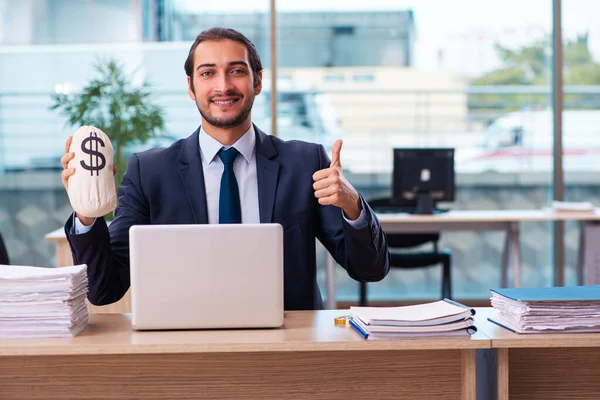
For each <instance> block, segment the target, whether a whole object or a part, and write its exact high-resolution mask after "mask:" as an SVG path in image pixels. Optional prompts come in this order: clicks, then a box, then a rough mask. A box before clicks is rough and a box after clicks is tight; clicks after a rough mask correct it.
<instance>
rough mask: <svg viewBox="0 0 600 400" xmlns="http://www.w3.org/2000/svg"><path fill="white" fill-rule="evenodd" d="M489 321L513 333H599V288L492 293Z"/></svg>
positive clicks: (520, 290)
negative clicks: (493, 310)
mask: <svg viewBox="0 0 600 400" xmlns="http://www.w3.org/2000/svg"><path fill="white" fill-rule="evenodd" d="M491 292H492V296H491V297H490V300H491V303H492V307H493V308H494V309H496V310H498V313H497V314H496V315H495V316H494V317H493V318H489V320H490V321H491V322H493V323H495V324H497V325H500V326H502V327H504V328H506V329H509V330H511V331H513V332H516V333H552V332H558V333H566V332H600V286H560V287H549V288H504V289H492V290H491Z"/></svg>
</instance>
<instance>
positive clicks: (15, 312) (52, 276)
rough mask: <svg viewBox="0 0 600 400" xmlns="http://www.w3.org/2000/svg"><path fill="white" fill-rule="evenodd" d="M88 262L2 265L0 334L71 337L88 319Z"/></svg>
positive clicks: (8, 336) (10, 336)
mask: <svg viewBox="0 0 600 400" xmlns="http://www.w3.org/2000/svg"><path fill="white" fill-rule="evenodd" d="M87 291H88V280H87V272H86V265H76V266H72V267H64V268H42V267H27V266H16V265H0V337H3V338H26V337H71V336H75V335H77V334H78V333H79V332H81V330H82V329H83V328H85V326H86V325H87V322H88V312H87V307H86V304H85V299H86V297H87Z"/></svg>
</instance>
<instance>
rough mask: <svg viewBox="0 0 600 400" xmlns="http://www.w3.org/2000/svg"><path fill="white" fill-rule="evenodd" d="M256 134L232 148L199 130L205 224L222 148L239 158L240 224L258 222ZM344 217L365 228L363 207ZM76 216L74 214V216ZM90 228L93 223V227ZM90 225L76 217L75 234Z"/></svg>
mask: <svg viewBox="0 0 600 400" xmlns="http://www.w3.org/2000/svg"><path fill="white" fill-rule="evenodd" d="M255 144H256V134H255V132H254V125H252V124H251V125H250V129H248V131H247V132H246V133H244V135H243V136H242V137H241V138H239V140H238V141H237V142H235V143H234V144H233V146H223V145H222V144H221V143H220V142H219V141H218V140H216V139H215V138H213V137H212V136H210V135H209V134H208V133H206V132H205V131H204V129H202V127H201V128H200V135H199V145H200V157H201V158H202V171H203V174H204V187H205V190H206V207H207V210H208V223H209V224H218V223H219V193H220V189H221V175H223V169H224V167H223V162H222V161H221V158H219V156H218V153H219V150H221V148H223V147H225V148H226V149H228V148H229V147H235V149H236V150H237V151H239V153H240V155H239V156H237V158H236V159H235V161H234V163H233V171H234V173H235V178H236V180H237V183H238V188H239V192H240V205H241V208H242V223H244V224H251V223H259V222H260V214H259V206H258V178H257V172H256V150H255V147H256V146H255ZM340 212H341V213H342V216H343V218H344V219H345V220H346V221H347V222H348V223H349V224H350V225H351V226H352V227H354V228H357V229H359V228H362V227H364V226H366V216H365V210H364V208H363V209H362V210H361V211H360V215H359V217H358V218H357V219H356V220H354V221H351V220H349V219H347V218H346V216H345V215H344V212H343V211H342V210H340ZM74 214H75V213H73V215H74ZM92 225H93V224H92ZM92 225H90V226H85V225H83V224H82V223H81V221H80V220H79V218H75V224H74V226H75V234H83V233H86V232H89V231H90V229H91V228H92Z"/></svg>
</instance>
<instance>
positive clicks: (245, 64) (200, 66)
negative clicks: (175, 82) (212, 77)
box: [196, 61, 248, 70]
mask: <svg viewBox="0 0 600 400" xmlns="http://www.w3.org/2000/svg"><path fill="white" fill-rule="evenodd" d="M232 65H243V66H244V67H248V63H247V62H246V61H231V62H230V63H229V66H232ZM216 66H217V64H214V63H204V64H200V65H198V66H197V67H196V70H199V69H200V68H207V67H216Z"/></svg>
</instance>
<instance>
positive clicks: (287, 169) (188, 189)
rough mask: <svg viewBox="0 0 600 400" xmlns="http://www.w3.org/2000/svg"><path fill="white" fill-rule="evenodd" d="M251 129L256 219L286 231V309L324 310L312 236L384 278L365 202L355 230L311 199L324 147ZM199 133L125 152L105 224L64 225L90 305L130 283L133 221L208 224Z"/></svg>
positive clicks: (363, 271) (362, 277)
mask: <svg viewBox="0 0 600 400" xmlns="http://www.w3.org/2000/svg"><path fill="white" fill-rule="evenodd" d="M255 130H256V166H257V175H258V199H259V214H260V222H261V223H270V222H273V223H279V224H281V225H282V226H283V230H284V307H285V309H286V310H312V309H321V308H323V301H322V299H321V295H320V291H319V287H318V285H317V278H316V249H315V238H317V239H319V240H320V241H321V243H322V244H323V245H324V246H325V247H326V248H327V250H328V251H329V253H331V254H332V255H333V257H334V258H335V260H336V261H337V262H338V263H339V264H340V265H341V266H342V267H344V268H345V269H346V271H347V272H348V274H349V275H350V276H351V277H352V278H354V279H356V280H359V281H366V282H374V281H379V280H381V279H383V278H384V277H385V276H386V274H387V273H388V271H389V252H388V247H387V241H386V237H385V235H384V233H383V231H382V230H381V226H380V224H379V221H378V220H377V217H376V216H375V214H374V213H373V211H372V210H371V208H370V207H369V206H368V204H367V203H366V202H365V201H364V200H363V199H362V197H361V202H362V206H363V209H364V210H365V213H366V219H367V226H366V227H365V228H364V229H355V228H353V227H351V226H350V225H349V224H348V223H347V222H345V221H344V219H343V217H342V212H341V210H340V209H339V208H337V207H334V206H322V205H320V204H319V203H318V201H317V199H316V198H315V196H314V190H313V187H312V185H313V178H312V175H313V174H314V173H315V172H316V171H318V170H320V169H323V168H327V167H329V165H330V160H329V158H328V156H327V154H326V152H325V149H324V148H323V146H321V145H318V144H313V143H307V142H301V141H285V142H284V141H282V140H280V139H278V138H276V137H274V136H270V135H266V134H265V133H263V132H261V131H260V130H259V129H258V128H256V127H255ZM199 131H200V129H198V130H196V132H194V133H193V134H192V135H191V136H189V137H188V138H186V139H182V140H179V141H177V142H175V143H173V144H172V145H171V146H170V147H168V148H157V149H152V150H148V151H145V152H142V153H137V154H133V155H131V156H130V157H129V160H128V165H127V170H126V172H125V175H124V178H123V182H122V184H121V185H120V187H119V205H118V207H117V209H116V210H115V218H114V220H113V222H112V223H111V224H110V228H109V227H107V225H106V222H105V221H104V219H103V218H99V219H98V220H96V222H95V223H94V225H93V227H92V229H91V230H90V231H89V232H87V233H84V234H79V235H74V234H71V228H72V224H73V218H69V220H68V221H67V223H66V224H65V232H66V234H67V239H68V241H69V243H70V245H71V251H72V253H73V260H74V262H75V263H76V264H87V265H88V280H89V292H88V299H89V300H90V302H91V303H92V304H95V305H104V304H110V303H113V302H115V301H118V300H119V299H120V298H121V297H123V295H124V294H125V292H126V291H127V289H128V288H129V284H130V275H129V228H130V227H131V226H132V225H140V224H206V223H208V213H207V207H206V194H205V188H204V175H203V171H202V162H201V158H200V147H199V141H198V135H199ZM233 246H235V245H234V244H233V243H232V247H233ZM199 256H200V257H201V255H199ZM165 273H167V272H165Z"/></svg>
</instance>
